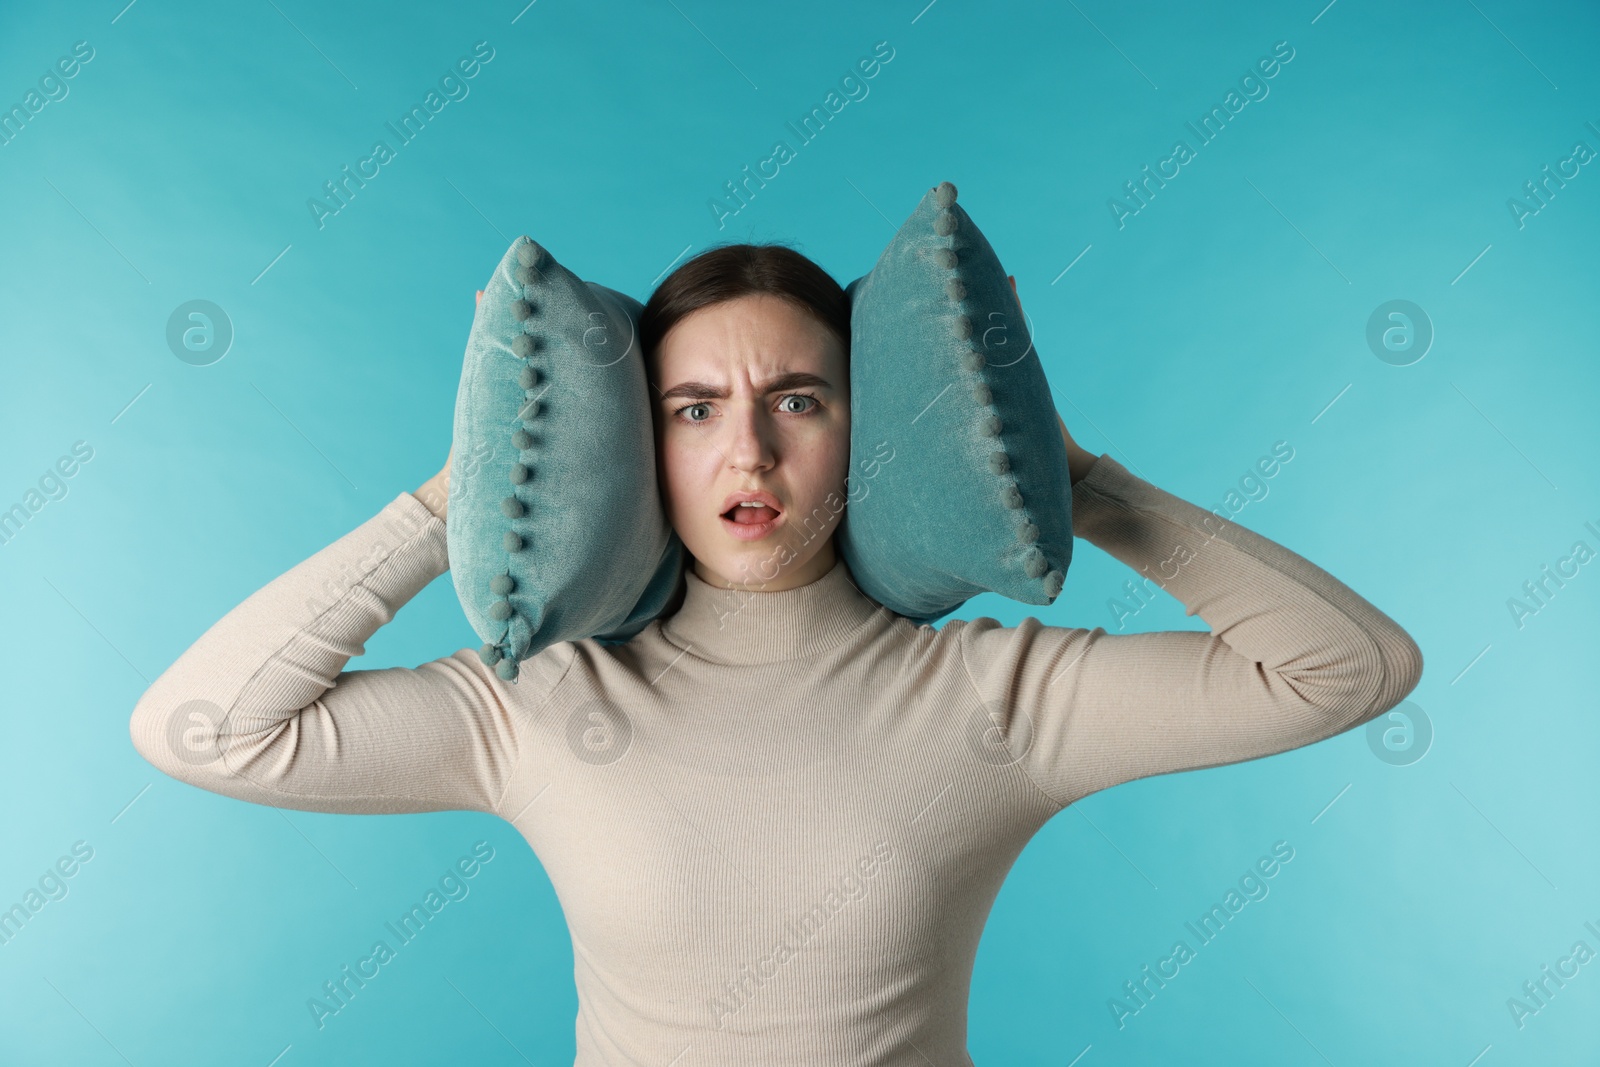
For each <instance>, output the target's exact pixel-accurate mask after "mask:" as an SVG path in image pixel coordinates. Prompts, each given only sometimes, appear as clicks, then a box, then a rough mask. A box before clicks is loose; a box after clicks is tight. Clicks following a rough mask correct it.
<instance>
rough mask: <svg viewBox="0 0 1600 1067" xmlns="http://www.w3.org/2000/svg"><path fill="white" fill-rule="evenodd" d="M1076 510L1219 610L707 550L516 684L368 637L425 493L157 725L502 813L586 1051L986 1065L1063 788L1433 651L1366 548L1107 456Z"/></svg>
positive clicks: (174, 749)
mask: <svg viewBox="0 0 1600 1067" xmlns="http://www.w3.org/2000/svg"><path fill="white" fill-rule="evenodd" d="M1072 508H1073V512H1072V525H1073V532H1074V534H1075V535H1076V536H1078V537H1082V538H1085V539H1087V540H1088V541H1089V542H1091V543H1092V544H1095V545H1097V546H1099V547H1100V548H1102V549H1104V550H1105V551H1106V552H1108V553H1110V554H1111V555H1112V556H1114V557H1116V558H1117V559H1119V560H1121V561H1122V562H1124V563H1126V564H1127V565H1128V566H1130V567H1132V568H1133V569H1134V570H1135V571H1137V572H1139V573H1140V574H1141V575H1145V576H1148V577H1149V578H1151V579H1153V580H1154V582H1156V583H1157V584H1159V585H1160V586H1162V587H1164V588H1165V589H1166V591H1167V592H1169V593H1171V594H1172V595H1173V596H1175V597H1176V598H1177V599H1178V600H1180V601H1181V602H1182V603H1183V604H1184V606H1185V607H1186V609H1187V611H1188V613H1189V614H1191V615H1192V614H1195V613H1198V614H1199V615H1200V616H1201V618H1202V619H1204V620H1205V622H1206V623H1207V624H1208V625H1209V626H1210V630H1211V632H1209V633H1204V632H1199V631H1170V632H1163V633H1138V634H1126V635H1118V634H1109V633H1107V632H1106V631H1105V630H1104V629H1102V628H1100V627H1094V628H1093V629H1079V628H1068V627H1056V626H1045V625H1041V624H1040V623H1039V622H1038V620H1036V619H1033V618H1026V619H1024V620H1023V622H1022V624H1021V625H1019V626H1016V627H1003V626H1001V625H999V623H998V622H997V621H996V620H994V619H992V618H986V617H985V618H977V619H972V620H960V619H950V620H948V621H946V622H945V623H944V624H943V625H942V626H940V627H938V628H935V627H932V626H927V625H921V626H919V625H916V624H913V623H912V622H911V621H910V620H908V619H906V618H904V617H902V616H899V615H896V614H894V613H892V612H890V611H889V610H888V609H886V608H884V607H882V606H881V605H879V604H877V603H876V602H874V601H872V600H870V599H869V598H867V597H866V596H864V595H863V594H862V593H860V592H859V591H858V590H857V588H856V586H855V585H854V583H853V582H852V579H851V575H850V572H849V570H848V569H847V567H846V566H845V565H844V563H842V562H840V563H838V564H837V565H835V566H834V568H833V569H832V570H831V571H829V572H828V573H827V574H826V575H825V576H823V577H822V578H820V579H818V580H817V581H814V582H812V583H810V584H809V585H805V586H801V587H799V588H795V589H789V590H785V591H781V592H740V591H729V590H723V589H719V588H717V587H714V586H712V585H710V584H708V583H706V582H704V581H702V580H701V579H700V578H698V577H696V576H695V575H694V574H692V573H691V574H689V575H688V576H687V578H686V579H685V589H684V591H683V601H682V604H681V607H680V608H679V610H677V612H676V613H675V614H672V615H670V616H669V617H666V618H664V619H658V620H656V621H654V622H652V623H651V624H650V625H649V626H648V627H647V628H646V629H645V630H644V631H643V632H642V633H640V634H639V635H638V636H637V637H635V638H634V639H632V640H631V641H628V642H627V643H625V644H616V645H609V646H607V645H601V644H599V643H598V642H595V641H593V640H583V641H576V642H563V643H560V644H557V645H554V646H552V647H550V648H548V649H546V650H545V651H543V652H541V653H539V654H538V655H537V656H534V657H533V658H531V659H529V660H528V661H526V662H524V663H523V664H522V674H521V678H520V679H519V680H518V681H517V682H515V683H510V682H505V681H502V680H501V679H500V678H499V677H497V676H496V675H495V673H494V671H493V670H491V669H490V668H487V667H485V666H484V665H483V664H482V663H481V662H480V660H479V659H478V656H477V654H476V652H475V651H474V650H472V649H467V648H463V649H461V650H459V651H457V652H455V653H453V654H452V655H449V656H445V657H443V658H440V659H436V660H434V661H432V662H429V663H424V664H422V665H421V666H420V667H417V668H415V669H412V668H406V667H391V668H386V669H382V670H350V671H346V670H345V665H346V663H347V662H348V661H349V659H350V658H351V657H352V656H355V655H359V654H361V653H362V652H364V651H365V642H366V641H367V639H368V638H369V637H371V635H372V634H373V633H374V632H375V631H376V630H377V628H378V627H379V626H381V625H382V624H383V623H385V622H388V621H389V620H390V619H391V618H393V617H394V614H395V612H396V611H398V610H399V609H400V607H401V605H403V604H405V603H406V601H408V600H410V599H411V598H412V597H413V596H415V595H416V594H417V592H418V591H420V590H421V589H422V588H423V587H424V586H426V585H427V584H428V583H429V582H431V581H433V580H434V579H435V578H437V577H439V576H440V575H441V574H442V573H444V571H445V570H446V569H447V567H448V565H449V563H448V558H447V553H446V542H445V524H444V522H443V521H441V520H439V519H438V518H437V517H435V516H434V515H433V514H432V513H431V512H429V511H428V510H427V509H426V508H425V507H424V506H423V505H422V503H421V502H420V501H418V500H417V499H416V498H415V497H414V496H412V495H411V494H410V493H402V494H400V495H399V496H397V497H396V498H395V499H394V500H392V501H390V502H389V503H388V504H387V505H385V506H384V507H383V509H382V510H381V511H379V512H378V513H377V514H376V515H375V516H374V517H373V518H371V519H369V520H368V521H366V522H365V523H363V524H362V525H360V526H358V527H357V528H356V529H354V530H352V531H351V532H350V533H348V534H346V535H344V536H343V537H341V538H340V539H339V540H337V541H335V542H334V543H333V544H331V545H329V546H328V547H326V548H324V549H322V550H321V551H319V552H317V553H316V554H315V555H313V556H311V557H310V558H309V559H307V560H305V561H304V562H302V563H300V564H299V565H297V566H295V567H294V568H292V569H291V570H289V571H288V572H287V573H285V574H283V575H282V576H280V577H278V578H276V579H274V580H273V581H272V582H270V583H268V584H267V585H266V586H265V587H263V588H262V589H260V590H259V591H257V592H256V593H254V594H252V595H251V596H250V597H249V598H248V599H246V600H245V601H244V602H243V603H241V604H240V605H239V606H238V607H236V608H234V609H233V610H232V611H230V612H229V613H228V614H227V615H225V616H224V617H223V618H222V619H221V620H219V621H218V622H217V623H216V625H214V626H212V627H211V628H210V629H209V630H208V631H207V632H206V633H205V634H204V635H203V636H201V637H200V639H199V640H198V641H196V642H195V643H194V645H193V646H192V647H190V648H189V649H188V650H187V651H185V652H184V653H183V654H182V655H181V656H179V657H178V659H177V661H176V662H174V663H173V665H172V666H171V667H170V668H169V669H168V670H167V671H166V672H165V673H164V674H162V675H161V677H160V678H159V679H157V681H156V682H155V683H154V684H153V685H151V687H150V688H149V690H148V691H147V692H146V693H145V694H144V696H143V697H142V698H141V699H140V701H139V703H138V705H137V707H136V708H135V709H134V712H133V717H132V722H131V731H132V737H133V742H134V745H135V746H136V747H137V749H138V751H139V752H140V753H141V754H142V755H143V756H144V757H145V758H146V759H147V760H149V761H150V762H151V763H152V764H154V765H155V766H156V767H158V768H160V769H161V770H162V771H164V772H165V773H167V774H169V775H171V776H173V777H175V778H178V779H181V780H183V781H185V782H189V783H191V784H193V785H197V786H200V787H201V788H203V789H208V790H211V791H212V792H216V793H222V794H225V795H228V796H232V797H237V798H239V799H243V800H249V801H254V802H258V803H266V804H273V805H278V806H281V807H285V808H298V809H303V810H309V811H326V812H352V813H374V812H420V811H440V810H452V809H461V810H471V811H486V812H493V813H494V814H496V815H499V816H500V817H502V818H504V819H506V820H508V821H509V822H510V823H511V824H512V825H513V826H515V827H516V828H517V830H518V831H520V832H521V833H522V835H523V836H524V838H526V839H527V841H528V843H529V845H530V846H531V847H532V848H533V851H534V853H535V854H536V855H537V856H538V858H539V860H540V862H541V863H542V864H543V865H544V868H545V870H546V872H548V874H549V877H550V880H551V883H552V884H553V886H554V887H555V890H556V893H557V895H558V897H559V899H560V902H561V907H562V910H563V911H564V913H565V916H566V921H567V924H568V927H569V929H570V931H571V936H572V946H573V953H574V959H575V968H574V970H575V980H576V984H577V992H578V1004H579V1008H578V1015H577V1021H576V1028H577V1034H576V1038H577V1059H576V1064H577V1067H601V1065H617V1067H621V1065H625V1064H626V1065H633V1064H649V1065H655V1067H666V1065H668V1064H671V1065H673V1067H696V1065H715V1064H738V1065H741V1067H749V1065H752V1064H759V1065H761V1067H791V1065H792V1067H834V1065H837V1067H845V1065H867V1064H873V1065H884V1067H891V1065H892V1067H926V1065H927V1064H928V1063H937V1064H957V1063H968V1062H970V1061H969V1059H968V1056H967V1052H966V1037H967V1024H966V1019H967V1000H968V991H969V983H970V980H971V976H972V968H973V962H974V958H975V956H976V953H977V948H978V941H979V936H980V934H981V933H982V930H983V926H984V922H985V920H986V919H987V916H988V914H989V910H990V907H991V905H992V904H993V902H994V899H995V896H996V894H997V893H998V891H999V889H1000V884H1001V882H1002V881H1003V880H1004V878H1005V876H1006V874H1007V872H1008V871H1009V870H1010V868H1011V866H1012V863H1013V862H1014V861H1015V859H1016V857H1017V856H1018V854H1019V853H1020V852H1021V850H1022V849H1023V847H1024V846H1025V845H1026V844H1027V842H1028V840H1029V838H1031V837H1032V836H1033V834H1034V833H1035V831H1037V830H1038V829H1039V828H1040V827H1041V826H1042V825H1043V824H1044V823H1045V822H1046V821H1048V820H1049V819H1050V818H1051V816H1053V815H1055V814H1056V813H1057V812H1059V811H1060V810H1061V809H1062V808H1064V807H1065V806H1067V805H1069V804H1071V803H1072V802H1074V801H1076V800H1078V799H1079V798H1081V797H1084V796H1087V795H1088V794H1090V793H1093V792H1095V791H1097V790H1101V789H1105V788H1107V787H1109V786H1113V785H1116V784H1117V783H1119V782H1125V781H1128V780H1130V779H1135V778H1141V777H1145V776H1148V775H1154V774H1163V773H1167V772H1173V771H1181V770H1186V769H1192V768H1200V767H1212V766H1218V765H1221V764H1227V763H1235V762H1239V761H1242V760H1248V759H1254V758H1256V757H1259V756H1265V755H1268V754H1270V753H1275V752H1282V751H1285V750H1288V749H1293V748H1298V747H1300V746H1302V745H1307V744H1310V743H1312V742H1314V741H1318V740H1321V739H1323V738H1327V737H1330V736H1332V735H1334V734H1337V733H1339V732H1341V731H1343V730H1346V729H1348V728H1350V727H1352V726H1355V725H1357V724H1359V723H1362V722H1365V721H1367V720H1368V719H1371V718H1373V717H1375V716H1377V715H1379V714H1381V713H1382V712H1384V711H1386V710H1387V709H1389V708H1391V707H1393V706H1394V705H1395V704H1397V703H1398V702H1399V701H1400V700H1401V699H1402V698H1403V697H1404V696H1405V695H1406V694H1407V693H1408V692H1410V691H1411V689H1412V688H1413V687H1414V686H1415V685H1416V684H1417V681H1418V679H1419V677H1420V675H1421V671H1422V657H1421V654H1420V652H1419V651H1418V649H1417V646H1416V644H1415V642H1414V641H1413V640H1412V639H1411V638H1410V636H1409V635H1408V634H1407V633H1406V632H1405V631H1404V630H1403V629H1401V628H1400V627H1399V626H1398V625H1396V624H1395V623H1394V622H1393V621H1392V620H1391V619H1390V618H1389V617H1388V616H1386V615H1384V614H1383V613H1382V612H1381V611H1379V610H1378V609H1377V608H1376V607H1374V606H1373V605H1372V604H1370V603H1368V602H1367V601H1366V600H1364V599H1363V598H1362V597H1360V596H1358V595H1357V594H1356V593H1355V592H1353V591H1352V590H1351V589H1349V588H1348V587H1347V586H1345V585H1344V584H1342V583H1341V582H1339V581H1338V580H1337V579H1335V578H1333V577H1332V576H1331V575H1329V574H1328V573H1326V572H1325V571H1323V570H1321V569H1320V568H1318V567H1317V566H1315V565H1314V564H1312V563H1310V562H1308V561H1307V560H1305V559H1304V558H1302V557H1301V556H1299V555H1296V554H1295V553H1293V552H1291V551H1289V550H1288V549H1286V548H1284V547H1282V546H1280V545H1278V544H1276V543H1275V542H1273V541H1270V540H1268V539H1266V538H1263V537H1261V536H1259V535H1257V534H1255V533H1253V532H1252V531H1250V530H1248V529H1246V528H1245V527H1243V526H1240V525H1239V524H1237V523H1233V522H1227V523H1225V522H1223V521H1221V520H1219V519H1218V517H1217V516H1216V515H1214V514H1212V513H1211V512H1207V511H1205V510H1203V509H1201V508H1199V507H1196V506H1194V505H1193V504H1190V503H1188V502H1186V501H1184V500H1181V499H1179V498H1178V497H1176V496H1173V495H1172V494H1170V493H1167V492H1165V491H1164V490H1161V489H1159V488H1156V487H1155V486H1153V485H1151V484H1150V483H1149V482H1147V481H1145V480H1143V479H1141V478H1138V477H1136V476H1135V475H1133V474H1131V473H1130V472H1129V471H1128V470H1127V469H1126V468H1124V467H1123V466H1122V465H1121V464H1119V463H1117V462H1116V461H1115V460H1113V459H1112V458H1110V457H1109V456H1104V455H1103V456H1100V457H1099V458H1098V459H1097V460H1096V461H1095V463H1094V465H1093V466H1092V467H1091V468H1090V470H1089V472H1088V473H1087V475H1086V476H1085V477H1083V478H1082V479H1081V480H1080V481H1079V482H1077V483H1076V484H1075V485H1074V486H1073V489H1072ZM224 717H225V722H224V723H223V726H222V728H221V729H220V731H219V733H218V735H217V738H216V739H215V740H214V741H213V740H211V739H210V735H209V734H208V732H207V729H206V725H205V724H206V723H207V722H208V721H215V720H219V719H224Z"/></svg>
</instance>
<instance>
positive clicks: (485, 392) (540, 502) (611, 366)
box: [445, 237, 688, 681]
mask: <svg viewBox="0 0 1600 1067" xmlns="http://www.w3.org/2000/svg"><path fill="white" fill-rule="evenodd" d="M643 310H644V308H643V307H642V305H640V304H639V302H638V301H636V300H634V299H633V298H632V297H629V296H627V295H626V294H623V293H619V292H617V291H615V290H613V289H608V288H607V287H605V286H603V285H598V284H596V283H594V282H585V281H583V280H581V279H579V278H578V277H577V276H576V275H575V274H573V273H572V272H571V271H569V270H567V268H565V267H563V266H562V265H561V264H560V263H558V262H556V260H555V258H554V257H553V256H551V255H550V253H549V251H548V250H546V249H544V248H541V247H540V246H539V245H538V244H535V243H534V242H533V241H532V240H530V239H529V238H527V237H518V238H517V239H516V241H514V242H512V245H511V247H510V248H509V249H507V250H506V254H505V255H504V257H502V258H501V260H500V265H499V266H498V267H496V268H495V272H494V276H493V277H491V278H490V279H489V282H488V284H487V285H486V286H485V287H484V290H483V295H482V297H481V298H480V299H479V301H478V306H477V311H476V313H475V314H474V317H473V321H472V331H471V333H470V334H469V336H468V338H467V350H466V357H465V359H464V360H463V363H462V368H461V385H460V389H459V391H458V392H457V394H456V410H455V426H454V442H453V447H454V452H453V455H452V457H451V463H450V505H449V516H448V519H447V521H446V523H445V531H446V539H447V542H448V549H449V554H450V574H451V578H452V580H453V582H454V583H455V588H456V594H457V596H458V598H459V599H460V601H461V606H462V609H463V610H464V611H465V612H466V615H467V620H468V621H469V622H470V623H471V624H472V628H473V630H474V631H476V632H477V634H478V636H479V637H480V638H482V639H483V641H484V645H483V647H482V648H481V649H480V650H479V656H480V657H481V658H482V660H483V662H484V663H486V664H488V665H489V666H492V667H494V668H495V670H496V672H497V673H498V674H499V676H500V677H501V678H503V679H506V680H507V681H511V680H514V679H515V678H516V677H517V673H518V672H517V665H518V663H520V662H521V661H522V660H524V659H527V658H528V657H529V656H532V655H534V654H536V653H538V652H539V651H541V650H542V649H544V648H546V647H548V646H549V645H551V644H554V643H556V642H558V641H569V640H580V639H583V638H586V637H597V638H599V639H601V640H603V641H620V640H625V639H626V638H628V637H631V636H633V635H634V634H636V633H638V632H639V631H640V630H642V629H643V628H644V627H645V625H646V624H647V623H648V622H649V621H650V620H651V619H653V618H655V617H656V616H658V615H660V614H661V613H662V611H663V610H664V609H665V608H666V607H667V606H668V604H669V602H670V601H672V599H673V598H674V596H675V594H676V593H677V591H678V587H679V585H680V583H681V581H682V577H683V571H684V567H685V565H686V563H687V559H688V556H687V553H686V552H685V551H684V548H683V543H682V542H681V541H680V540H679V539H678V536H677V534H676V533H674V532H673V530H672V527H671V525H670V524H669V523H668V521H667V517H666V512H665V509H664V508H663V507H662V504H661V497H660V495H659V493H658V491H657V488H656V467H655V438H654V434H653V430H652V426H651V418H650V412H651V404H650V399H649V395H648V389H649V386H648V383H647V381H646V378H645V366H644V356H643V352H642V350H641V348H640V346H639V344H638V320H639V315H640V313H641V312H642V311H643Z"/></svg>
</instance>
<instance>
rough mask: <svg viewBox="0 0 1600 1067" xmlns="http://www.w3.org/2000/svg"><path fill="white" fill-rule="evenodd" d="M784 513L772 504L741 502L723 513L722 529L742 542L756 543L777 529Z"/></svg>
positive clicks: (760, 501)
mask: <svg viewBox="0 0 1600 1067" xmlns="http://www.w3.org/2000/svg"><path fill="white" fill-rule="evenodd" d="M782 518H783V511H782V509H780V508H777V507H774V506H773V503H772V502H768V501H762V500H749V501H741V502H740V503H738V504H735V505H733V507H731V508H729V509H728V510H727V511H724V512H723V513H722V528H723V529H724V530H726V531H728V533H729V534H730V535H732V536H733V537H736V538H738V539H739V540H741V541H755V540H758V539H760V538H762V537H765V536H766V535H767V534H769V533H771V532H772V531H773V530H774V529H776V528H777V526H778V523H779V521H780V520H781V519H782Z"/></svg>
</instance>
